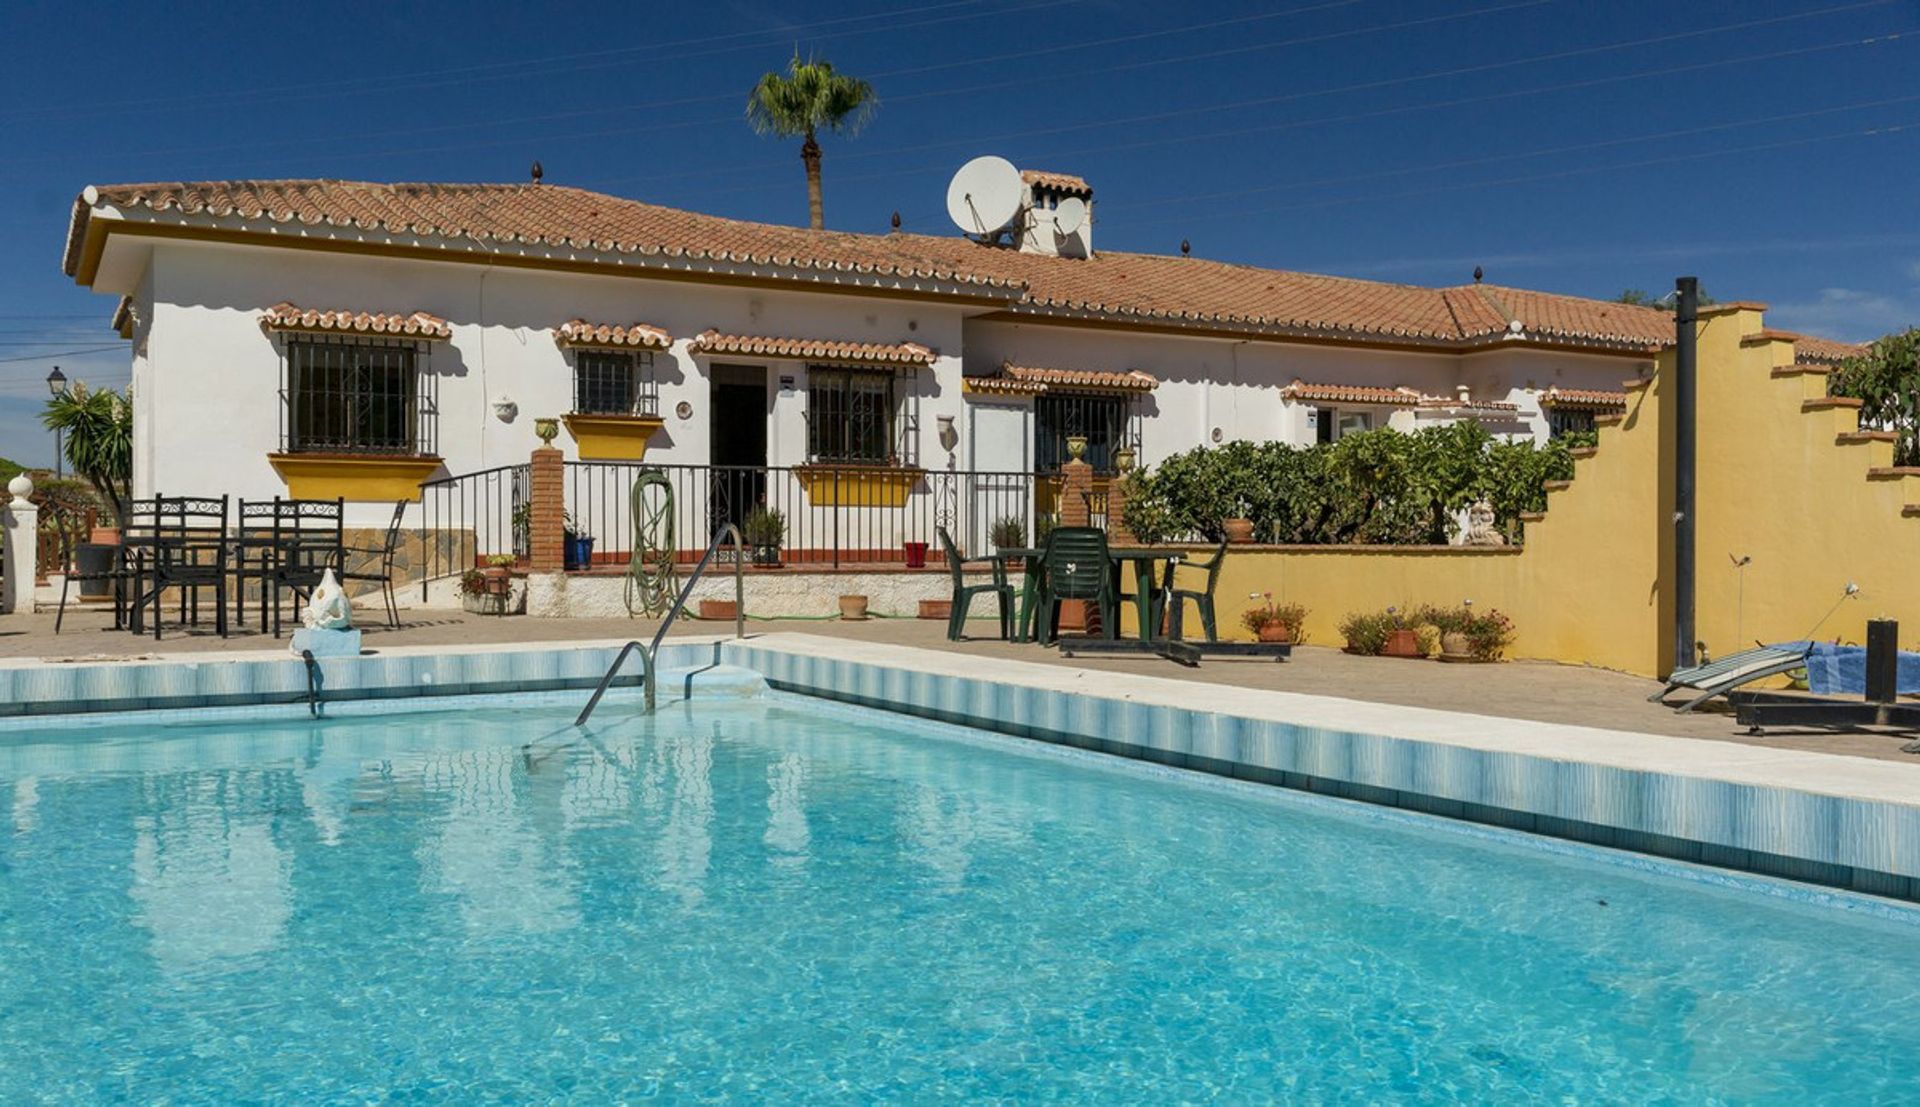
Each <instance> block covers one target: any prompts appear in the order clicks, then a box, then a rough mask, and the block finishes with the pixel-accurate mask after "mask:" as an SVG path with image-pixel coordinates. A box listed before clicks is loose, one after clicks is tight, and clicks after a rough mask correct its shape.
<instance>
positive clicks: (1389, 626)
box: [1340, 611, 1395, 657]
mask: <svg viewBox="0 0 1920 1107" xmlns="http://www.w3.org/2000/svg"><path fill="white" fill-rule="evenodd" d="M1394 629H1395V627H1394V618H1393V616H1392V615H1389V614H1387V613H1386V612H1384V611H1372V612H1359V611H1356V612H1352V613H1351V614H1349V615H1348V616H1347V617H1346V618H1345V619H1342V620H1341V621H1340V635H1341V637H1343V638H1345V639H1346V640H1347V649H1348V650H1350V651H1352V652H1354V653H1362V654H1366V655H1367V656H1369V657H1372V656H1376V655H1378V654H1380V653H1382V652H1384V651H1385V650H1386V648H1387V636H1388V635H1389V634H1392V633H1393V631H1394Z"/></svg>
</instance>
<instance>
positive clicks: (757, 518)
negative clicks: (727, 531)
mask: <svg viewBox="0 0 1920 1107" xmlns="http://www.w3.org/2000/svg"><path fill="white" fill-rule="evenodd" d="M740 529H741V531H742V535H741V536H742V537H744V538H745V539H746V540H747V545H749V546H778V545H779V544H780V543H781V542H783V541H785V540H786V537H787V517H786V516H785V515H782V514H781V513H780V512H778V511H775V510H774V509H772V508H767V507H756V508H754V509H753V512H752V513H751V514H749V515H748V516H747V521H746V523H745V525H744V526H742V527H741V528H740Z"/></svg>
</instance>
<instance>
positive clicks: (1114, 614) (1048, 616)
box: [1038, 527, 1120, 645]
mask: <svg viewBox="0 0 1920 1107" xmlns="http://www.w3.org/2000/svg"><path fill="white" fill-rule="evenodd" d="M1040 562H1041V566H1042V571H1041V574H1040V597H1039V598H1040V602H1039V605H1038V606H1039V611H1040V635H1041V638H1040V641H1041V643H1042V644H1044V645H1052V644H1053V643H1054V642H1055V641H1056V640H1057V639H1058V638H1059V637H1060V633H1059V623H1060V601H1062V600H1086V601H1089V602H1091V603H1094V604H1096V605H1098V607H1099V611H1100V632H1101V634H1103V635H1104V636H1105V637H1108V638H1112V637H1114V632H1115V628H1117V627H1118V626H1119V623H1120V620H1119V618H1118V616H1119V606H1120V605H1119V597H1118V596H1117V595H1116V594H1115V593H1114V587H1113V572H1112V564H1111V561H1110V559H1109V558H1108V556H1107V532H1106V531H1104V530H1101V529H1100V528H1098V527H1055V528H1054V530H1053V533H1052V534H1049V535H1047V545H1046V549H1045V550H1044V551H1042V553H1041V555H1040Z"/></svg>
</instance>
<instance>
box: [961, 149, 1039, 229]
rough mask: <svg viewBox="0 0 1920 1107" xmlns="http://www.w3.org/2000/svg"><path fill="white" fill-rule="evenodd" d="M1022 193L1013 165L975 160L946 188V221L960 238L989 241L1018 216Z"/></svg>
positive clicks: (1000, 160)
mask: <svg viewBox="0 0 1920 1107" xmlns="http://www.w3.org/2000/svg"><path fill="white" fill-rule="evenodd" d="M1024 192H1025V186H1024V185H1022V184H1021V183H1020V171H1019V170H1018V169H1015V168H1014V167H1013V163H1012V162H1010V161H1008V160H1007V159H1005V158H998V157H993V156H992V155H988V156H986V157H979V158H975V159H973V160H972V161H970V162H968V163H967V164H965V165H963V166H961V167H960V171H959V172H958V173H955V174H954V175H953V181H952V182H951V183H950V184H948V185H947V217H948V218H950V219H952V220H953V222H954V225H955V226H957V227H959V228H960V231H961V233H963V234H969V235H985V236H988V237H991V236H993V235H996V234H998V233H1000V231H1002V230H1004V229H1005V228H1006V226H1007V224H1009V223H1012V222H1013V220H1014V218H1015V217H1016V216H1018V215H1019V214H1020V203H1021V200H1022V198H1023V196H1022V194H1023V193H1024Z"/></svg>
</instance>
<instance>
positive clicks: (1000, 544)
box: [987, 515, 1027, 573]
mask: <svg viewBox="0 0 1920 1107" xmlns="http://www.w3.org/2000/svg"><path fill="white" fill-rule="evenodd" d="M987 541H988V542H989V543H990V544H991V545H992V546H993V548H994V550H995V552H997V553H1000V554H1002V555H1004V554H1005V553H1006V552H1007V551H1008V550H1017V549H1021V548H1023V547H1024V546H1026V544H1027V524H1026V523H1025V522H1023V521H1022V520H1021V519H1020V517H1019V516H1017V515H1008V516H1006V517H1004V518H1002V519H999V520H997V521H995V522H994V524H993V526H991V527H988V528H987ZM1006 561H1007V572H1009V573H1018V572H1020V571H1021V569H1022V568H1023V567H1024V565H1025V559H1024V558H1018V557H1009V558H1007V559H1006Z"/></svg>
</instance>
